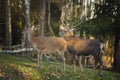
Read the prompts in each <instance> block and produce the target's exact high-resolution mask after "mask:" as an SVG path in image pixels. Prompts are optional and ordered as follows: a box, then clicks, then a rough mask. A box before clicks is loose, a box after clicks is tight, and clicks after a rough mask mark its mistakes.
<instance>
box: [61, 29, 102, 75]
mask: <svg viewBox="0 0 120 80" xmlns="http://www.w3.org/2000/svg"><path fill="white" fill-rule="evenodd" d="M60 33H61V36H63V37H64V38H65V39H66V41H67V50H68V52H69V53H71V54H72V56H73V64H74V66H73V68H74V69H73V70H74V72H75V64H76V58H77V57H79V65H80V69H81V71H82V72H83V68H82V64H81V55H82V56H88V55H92V56H93V57H94V59H95V62H96V63H97V64H99V66H98V68H99V72H98V74H99V75H102V54H103V53H104V50H103V44H102V43H100V41H98V40H95V39H94V40H90V39H81V38H79V37H74V36H73V33H72V31H71V30H70V29H63V30H61V32H60Z"/></svg>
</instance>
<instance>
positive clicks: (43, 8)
mask: <svg viewBox="0 0 120 80" xmlns="http://www.w3.org/2000/svg"><path fill="white" fill-rule="evenodd" d="M39 1H40V15H39V16H40V32H41V33H40V34H41V36H44V27H45V15H46V0H39Z"/></svg>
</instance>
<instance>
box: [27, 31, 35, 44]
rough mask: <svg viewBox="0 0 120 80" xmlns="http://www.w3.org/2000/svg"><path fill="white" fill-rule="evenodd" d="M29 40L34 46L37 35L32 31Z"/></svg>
mask: <svg viewBox="0 0 120 80" xmlns="http://www.w3.org/2000/svg"><path fill="white" fill-rule="evenodd" d="M28 40H29V41H30V43H32V44H33V43H34V42H35V33H34V32H33V31H31V32H30V33H28Z"/></svg>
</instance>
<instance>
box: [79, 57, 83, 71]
mask: <svg viewBox="0 0 120 80" xmlns="http://www.w3.org/2000/svg"><path fill="white" fill-rule="evenodd" d="M81 61H82V57H81V56H79V66H80V70H81V72H83V67H82V63H81Z"/></svg>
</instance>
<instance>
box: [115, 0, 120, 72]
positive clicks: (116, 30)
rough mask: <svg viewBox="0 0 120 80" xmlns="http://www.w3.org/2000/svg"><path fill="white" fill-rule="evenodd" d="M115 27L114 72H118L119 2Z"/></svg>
mask: <svg viewBox="0 0 120 80" xmlns="http://www.w3.org/2000/svg"><path fill="white" fill-rule="evenodd" d="M117 13H118V15H117V19H116V21H117V22H116V23H117V27H116V29H115V33H116V34H115V47H114V70H115V71H117V72H120V31H119V30H120V28H119V27H120V0H118V8H117Z"/></svg>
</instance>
